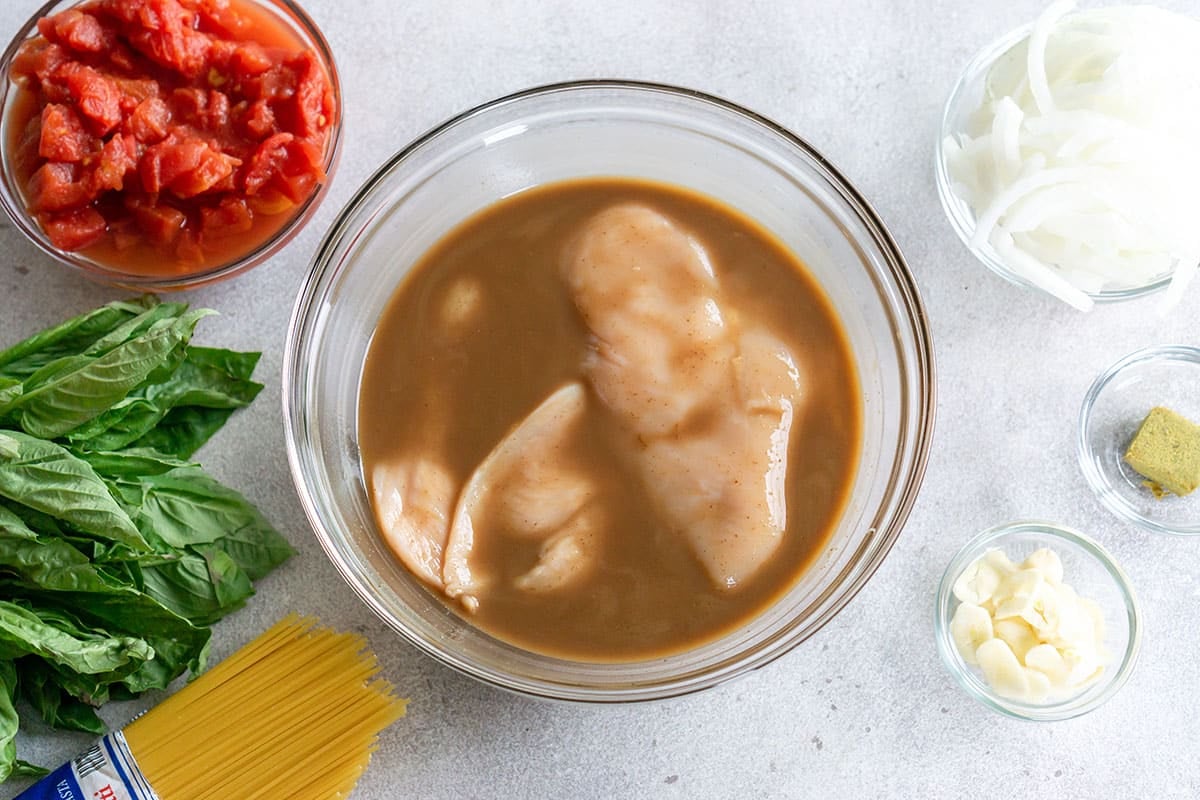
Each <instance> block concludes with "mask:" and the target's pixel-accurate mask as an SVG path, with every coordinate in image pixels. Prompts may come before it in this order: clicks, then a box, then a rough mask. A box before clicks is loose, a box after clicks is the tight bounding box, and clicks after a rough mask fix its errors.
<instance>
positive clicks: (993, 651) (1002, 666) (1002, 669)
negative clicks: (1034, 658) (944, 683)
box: [975, 639, 1029, 700]
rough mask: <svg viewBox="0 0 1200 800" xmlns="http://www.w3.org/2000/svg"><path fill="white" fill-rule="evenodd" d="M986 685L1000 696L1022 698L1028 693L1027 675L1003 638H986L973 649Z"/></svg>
mask: <svg viewBox="0 0 1200 800" xmlns="http://www.w3.org/2000/svg"><path fill="white" fill-rule="evenodd" d="M975 658H976V659H978V661H979V668H980V669H982V670H983V677H984V678H985V679H986V680H987V682H988V685H989V686H991V687H992V689H993V690H994V691H995V692H996V694H998V695H1001V696H1002V697H1011V698H1013V699H1016V700H1022V699H1024V698H1025V697H1027V696H1028V694H1029V675H1028V673H1027V671H1026V669H1025V667H1023V666H1021V663H1020V662H1019V661H1017V657H1016V656H1015V655H1013V651H1012V649H1011V648H1009V646H1008V645H1007V644H1006V643H1005V642H1004V640H1003V639H988V640H987V641H986V642H984V643H983V644H981V645H980V646H979V648H978V649H977V650H976V651H975Z"/></svg>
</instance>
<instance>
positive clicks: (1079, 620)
mask: <svg viewBox="0 0 1200 800" xmlns="http://www.w3.org/2000/svg"><path fill="white" fill-rule="evenodd" d="M1059 599H1060V600H1061V599H1062V597H1061V596H1060V597H1059ZM1052 622H1053V628H1052V635H1051V636H1047V637H1045V638H1046V639H1047V640H1049V641H1053V642H1056V643H1061V644H1064V645H1068V644H1077V645H1078V644H1082V645H1087V646H1094V645H1095V644H1096V640H1095V626H1094V624H1093V622H1092V617H1091V615H1090V614H1088V612H1087V609H1085V608H1084V607H1083V606H1082V605H1080V603H1079V602H1078V601H1075V602H1073V603H1072V602H1060V603H1059V604H1058V606H1057V607H1056V608H1055V609H1054V611H1053V620H1052Z"/></svg>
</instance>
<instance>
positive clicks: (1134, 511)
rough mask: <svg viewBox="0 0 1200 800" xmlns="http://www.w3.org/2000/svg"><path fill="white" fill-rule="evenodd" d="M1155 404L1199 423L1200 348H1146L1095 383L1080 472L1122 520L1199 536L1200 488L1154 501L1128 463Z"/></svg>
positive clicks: (1081, 441)
mask: <svg viewBox="0 0 1200 800" xmlns="http://www.w3.org/2000/svg"><path fill="white" fill-rule="evenodd" d="M1155 406H1165V407H1167V408H1169V409H1171V410H1172V411H1174V412H1176V413H1177V414H1181V415H1183V416H1184V417H1187V418H1188V419H1190V420H1191V421H1193V422H1198V421H1200V348H1195V347H1186V346H1183V345H1164V346H1159V347H1147V348H1144V349H1142V350H1138V351H1136V352H1134V353H1130V354H1129V355H1127V356H1125V357H1124V358H1122V359H1121V360H1120V361H1118V362H1117V363H1116V364H1113V365H1112V366H1111V367H1109V368H1108V369H1106V370H1105V371H1104V372H1103V373H1101V374H1100V376H1099V377H1097V378H1096V380H1095V382H1094V383H1093V384H1092V386H1091V388H1090V389H1089V390H1088V393H1087V395H1085V396H1084V399H1083V405H1082V407H1081V408H1080V410H1079V431H1078V438H1077V442H1076V446H1077V449H1078V455H1079V467H1080V469H1082V470H1083V475H1084V477H1085V478H1086V479H1087V482H1088V485H1089V486H1090V487H1091V488H1092V491H1094V492H1095V493H1096V497H1097V498H1099V500H1100V502H1101V503H1102V504H1103V505H1104V507H1105V508H1107V509H1108V510H1109V511H1111V512H1112V513H1114V514H1116V515H1117V516H1118V517H1120V518H1121V519H1124V520H1127V521H1129V522H1132V523H1134V524H1137V525H1140V526H1142V527H1143V528H1146V529H1147V530H1152V531H1155V532H1158V533H1173V534H1178V535H1181V536H1195V535H1197V534H1200V491H1196V492H1193V493H1192V494H1190V495H1187V496H1186V497H1176V496H1174V495H1170V496H1167V497H1163V498H1161V499H1159V498H1157V497H1155V496H1154V493H1153V492H1152V491H1150V489H1149V487H1147V486H1146V485H1145V483H1144V481H1145V480H1146V479H1145V478H1143V477H1142V476H1141V475H1139V474H1138V473H1136V472H1134V471H1133V469H1132V468H1131V467H1130V466H1129V465H1128V464H1126V463H1125V459H1124V455H1125V451H1126V450H1127V449H1128V447H1129V442H1130V441H1131V440H1132V438H1133V435H1134V434H1135V433H1136V432H1137V429H1138V425H1140V424H1141V422H1142V420H1143V419H1145V417H1146V414H1147V413H1148V412H1149V411H1150V409H1151V408H1153V407H1155Z"/></svg>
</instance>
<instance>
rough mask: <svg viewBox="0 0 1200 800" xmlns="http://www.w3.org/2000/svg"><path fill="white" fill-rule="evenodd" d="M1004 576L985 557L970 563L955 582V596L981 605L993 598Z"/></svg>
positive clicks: (964, 601) (962, 600)
mask: <svg viewBox="0 0 1200 800" xmlns="http://www.w3.org/2000/svg"><path fill="white" fill-rule="evenodd" d="M1002 577H1003V576H1002V575H1001V574H1000V573H999V572H997V571H996V569H995V568H994V567H992V566H991V565H990V564H988V563H987V562H986V561H985V560H983V559H978V560H976V561H975V562H973V563H972V564H970V565H969V566H968V567H967V568H966V569H965V570H963V572H962V574H961V575H959V576H958V580H956V581H955V582H954V596H955V597H957V598H958V599H959V600H960V601H961V602H963V603H970V604H972V605H976V606H981V605H983V604H984V603H986V602H988V601H989V600H991V599H992V595H994V594H995V593H996V589H997V588H998V587H999V586H1000V581H1001V578H1002Z"/></svg>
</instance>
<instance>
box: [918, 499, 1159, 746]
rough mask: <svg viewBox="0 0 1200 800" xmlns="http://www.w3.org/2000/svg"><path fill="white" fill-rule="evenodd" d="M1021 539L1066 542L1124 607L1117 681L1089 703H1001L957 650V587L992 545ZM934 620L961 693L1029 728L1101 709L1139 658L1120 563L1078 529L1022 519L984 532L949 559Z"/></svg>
mask: <svg viewBox="0 0 1200 800" xmlns="http://www.w3.org/2000/svg"><path fill="white" fill-rule="evenodd" d="M1022 533H1029V534H1033V535H1036V536H1040V537H1043V538H1047V539H1051V540H1059V541H1064V542H1068V543H1070V544H1072V545H1074V546H1076V547H1078V548H1080V549H1081V550H1083V551H1084V552H1085V553H1087V554H1088V556H1090V557H1091V558H1092V559H1093V560H1095V562H1096V563H1097V564H1099V565H1100V566H1101V567H1102V568H1103V570H1104V571H1105V572H1106V573H1107V574H1108V576H1109V577H1110V578H1112V581H1113V584H1114V585H1115V586H1116V587H1117V590H1118V592H1119V594H1120V595H1121V599H1122V601H1123V602H1124V608H1123V609H1122V610H1123V611H1124V612H1125V615H1126V617H1127V619H1128V624H1129V636H1128V641H1127V642H1126V644H1125V650H1124V652H1123V653H1122V654H1121V655H1120V658H1119V659H1116V660H1115V663H1116V666H1115V667H1114V669H1115V670H1116V672H1115V674H1114V675H1113V677H1111V678H1109V679H1106V680H1105V681H1104V683H1103V687H1102V689H1101V690H1100V691H1099V692H1098V693H1096V694H1095V695H1094V696H1093V697H1092V698H1091V699H1089V700H1088V701H1087V702H1085V703H1078V702H1077V701H1078V699H1079V697H1080V695H1076V696H1074V697H1071V698H1068V699H1066V700H1062V701H1058V702H1054V703H1043V704H1036V703H1024V702H1021V701H1019V700H1011V699H1009V698H1005V697H1000V696H999V695H997V694H996V693H995V692H993V691H992V690H991V688H990V687H988V686H987V684H986V683H984V682H983V681H982V680H980V679H978V678H976V677H975V676H974V674H973V673H971V670H970V667H969V666H968V665H967V664H966V663H965V662H963V660H962V656H961V655H959V653H958V649H957V648H956V647H955V645H954V642H953V640H952V639H951V637H950V617H951V609H950V607H951V604H952V602H953V600H954V582H955V581H956V580H957V579H958V576H959V575H961V574H962V571H963V570H964V569H965V568H966V567H967V566H968V565H969V564H970V563H971V561H973V560H974V559H975V558H978V557H979V556H980V555H982V554H983V553H984V552H986V550H987V549H988V547H989V546H990V545H993V544H995V543H997V542H999V541H1001V540H1003V539H1004V538H1006V537H1008V536H1010V535H1014V534H1022ZM997 546H998V545H997ZM1068 582H1069V581H1068ZM933 615H934V638H935V639H936V642H937V649H938V655H939V656H941V660H942V664H943V665H944V666H945V667H946V670H947V671H948V672H949V673H950V674H951V675H953V676H954V679H955V681H956V682H957V683H958V685H959V687H960V688H961V689H962V690H963V691H964V692H966V693H967V694H968V695H970V696H971V697H973V698H974V699H975V700H978V701H979V702H980V703H982V704H983V705H985V706H987V707H988V708H990V709H992V710H993V711H997V712H999V713H1001V714H1004V715H1005V716H1009V717H1013V718H1015V719H1022V720H1026V721H1029V722H1058V721H1062V720H1067V719H1072V718H1074V717H1078V716H1082V715H1084V714H1087V713H1088V712H1091V711H1094V710H1095V709H1097V708H1099V707H1100V706H1102V705H1103V704H1104V703H1105V702H1107V701H1108V699H1109V698H1111V697H1112V696H1113V695H1114V694H1116V693H1117V692H1118V691H1119V690H1120V689H1121V687H1122V686H1124V685H1125V683H1126V682H1127V681H1128V680H1129V677H1130V675H1131V674H1132V673H1133V668H1134V667H1135V666H1136V665H1137V660H1138V655H1139V654H1140V652H1141V643H1142V612H1141V605H1140V603H1139V602H1138V599H1137V594H1136V593H1135V592H1134V590H1133V584H1132V582H1131V581H1130V580H1129V576H1128V575H1127V574H1126V573H1125V570H1124V569H1122V567H1121V565H1120V564H1118V563H1117V561H1116V559H1115V558H1113V556H1112V554H1110V553H1109V552H1108V550H1106V549H1105V548H1104V546H1103V545H1101V544H1100V543H1099V542H1097V541H1096V540H1095V539H1093V538H1092V537H1090V536H1087V535H1086V534H1083V533H1080V532H1079V531H1077V530H1075V529H1074V528H1069V527H1067V526H1065V525H1059V524H1057V523H1054V522H1047V521H1045V520H1038V519H1023V520H1015V521H1012V522H1003V523H1000V524H999V525H994V526H992V527H990V528H987V529H985V530H983V531H981V532H980V533H978V534H976V535H975V536H973V537H972V538H971V539H970V540H969V541H968V542H967V543H966V544H964V545H963V546H962V547H960V548H959V549H958V551H957V552H956V553H955V554H954V557H953V558H951V559H950V563H949V564H947V565H946V569H945V571H944V572H943V573H942V578H941V580H940V581H939V583H938V589H937V594H936V597H935V601H934V606H933Z"/></svg>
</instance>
